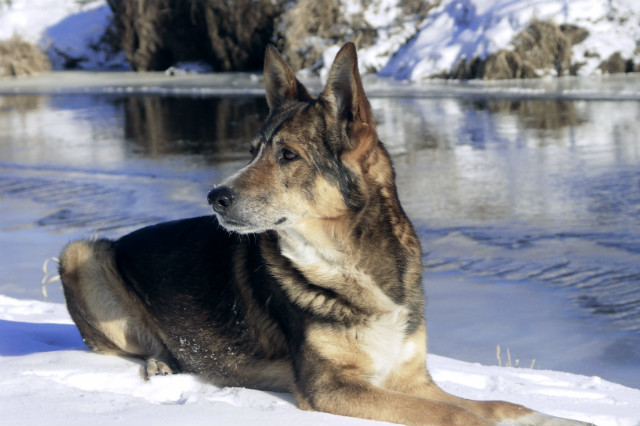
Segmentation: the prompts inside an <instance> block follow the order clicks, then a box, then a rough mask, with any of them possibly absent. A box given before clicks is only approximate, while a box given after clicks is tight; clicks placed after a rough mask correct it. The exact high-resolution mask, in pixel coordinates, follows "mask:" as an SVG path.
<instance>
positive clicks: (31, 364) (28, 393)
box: [0, 296, 640, 426]
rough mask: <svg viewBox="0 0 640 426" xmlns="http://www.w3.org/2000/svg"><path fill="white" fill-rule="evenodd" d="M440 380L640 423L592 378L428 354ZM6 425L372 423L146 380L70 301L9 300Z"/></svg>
mask: <svg viewBox="0 0 640 426" xmlns="http://www.w3.org/2000/svg"><path fill="white" fill-rule="evenodd" d="M428 363H429V368H430V369H431V372H432V374H433V377H434V379H435V380H436V381H437V382H438V383H439V384H440V385H441V386H442V387H444V388H445V389H446V390H448V391H449V392H452V393H454V394H457V395H461V396H465V397H468V398H474V399H504V400H509V401H513V402H517V403H521V404H525V405H528V406H529V407H531V408H534V409H537V410H540V411H543V412H546V413H549V414H553V415H557V416H562V417H570V418H575V419H579V420H585V421H590V422H593V423H595V424H597V425H599V426H614V425H619V426H637V425H640V390H637V389H631V388H627V387H624V386H621V385H617V384H613V383H610V382H607V381H604V380H602V379H600V378H598V377H586V376H578V375H572V374H568V373H560V372H553V371H543V370H535V369H533V370H531V369H526V368H506V367H497V366H495V367H487V366H481V365H479V364H469V363H465V362H461V361H456V360H453V359H449V358H443V357H440V356H436V355H430V356H429V360H428ZM0 365H1V366H2V369H1V370H0V412H1V413H2V415H1V416H0V425H67V426H72V425H83V426H84V425H87V424H91V425H94V426H101V425H117V424H127V425H135V424H154V425H158V426H160V425H175V424H180V425H199V424H203V425H205V424H206V425H246V424H262V425H271V424H273V425H300V426H303V425H317V424H331V425H360V424H362V425H364V424H375V422H370V421H366V420H361V419H353V418H346V417H339V416H333V415H329V414H324V413H312V412H306V411H302V410H299V409H298V408H296V405H295V402H294V400H293V398H292V396H291V395H290V394H279V393H273V392H263V391H258V390H253V389H244V388H218V387H216V386H213V385H211V384H208V383H206V382H203V381H202V380H200V379H199V378H198V377H196V376H192V375H183V374H180V375H174V376H165V377H154V378H152V379H151V380H150V381H149V382H145V381H143V380H142V379H141V378H140V376H139V369H140V363H139V362H137V361H135V360H132V359H127V358H121V357H115V356H108V355H100V354H96V353H93V352H90V351H89V350H88V349H87V348H86V346H84V344H83V343H82V340H81V338H80V335H79V333H78V331H77V329H76V327H75V326H74V325H73V322H72V321H71V319H70V317H69V315H68V313H67V311H66V308H65V306H64V305H63V304H58V303H45V302H38V301H33V300H18V299H13V298H9V297H6V296H0Z"/></svg>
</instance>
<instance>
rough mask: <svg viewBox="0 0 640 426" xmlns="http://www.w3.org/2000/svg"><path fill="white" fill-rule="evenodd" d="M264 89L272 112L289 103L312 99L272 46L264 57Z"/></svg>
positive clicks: (269, 46) (268, 47) (268, 46)
mask: <svg viewBox="0 0 640 426" xmlns="http://www.w3.org/2000/svg"><path fill="white" fill-rule="evenodd" d="M264 87H265V90H266V92H267V104H269V110H271V111H273V110H274V109H276V108H278V107H279V106H281V105H282V104H284V103H285V102H287V101H304V100H309V99H312V98H311V95H309V92H308V91H307V89H306V88H305V87H304V86H303V85H302V83H300V82H299V81H298V79H297V78H296V75H295V74H294V72H293V70H292V69H291V67H290V66H289V64H287V63H286V62H285V60H284V59H283V58H282V56H281V55H280V53H278V50H277V49H276V48H275V47H273V45H271V44H269V45H267V51H266V53H265V57H264Z"/></svg>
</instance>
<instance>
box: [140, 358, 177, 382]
mask: <svg viewBox="0 0 640 426" xmlns="http://www.w3.org/2000/svg"><path fill="white" fill-rule="evenodd" d="M140 373H141V375H142V378H143V379H145V380H149V378H150V377H152V376H168V375H169V374H173V370H172V369H171V367H169V365H167V363H165V362H163V361H158V360H157V359H154V358H149V359H148V360H147V363H146V365H143V366H142V368H141V371H140Z"/></svg>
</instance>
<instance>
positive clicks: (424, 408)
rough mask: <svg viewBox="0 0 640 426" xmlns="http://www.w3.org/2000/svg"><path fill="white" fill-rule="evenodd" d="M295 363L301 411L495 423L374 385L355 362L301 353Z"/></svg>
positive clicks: (449, 425)
mask: <svg viewBox="0 0 640 426" xmlns="http://www.w3.org/2000/svg"><path fill="white" fill-rule="evenodd" d="M303 358H304V359H303V360H301V362H298V363H297V364H298V365H297V366H298V368H299V369H298V374H297V375H296V376H297V377H296V386H295V388H294V394H295V396H296V400H297V402H298V406H299V407H300V408H301V409H304V410H313V411H322V412H326V413H331V414H338V415H342V416H349V417H359V418H364V419H371V420H379V421H386V422H391V423H400V424H405V425H430V426H438V425H441V426H456V425H460V426H463V425H464V426H489V425H495V424H496V423H495V422H493V421H490V420H487V419H484V418H482V417H480V416H478V415H476V414H474V413H472V412H471V411H468V410H465V409H464V408H461V407H459V406H456V405H454V404H450V403H447V402H441V401H430V400H427V399H425V398H421V397H418V396H415V395H408V394H403V393H400V392H395V391H390V390H386V389H382V388H380V387H378V386H374V385H373V384H371V383H370V382H369V381H367V380H366V378H364V377H363V376H362V374H361V370H360V369H359V368H358V366H356V365H348V364H345V363H344V362H343V361H344V360H327V359H322V358H320V357H318V356H317V355H315V354H312V353H305V354H304V355H303Z"/></svg>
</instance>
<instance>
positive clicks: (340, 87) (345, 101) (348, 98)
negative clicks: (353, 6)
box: [320, 43, 372, 124]
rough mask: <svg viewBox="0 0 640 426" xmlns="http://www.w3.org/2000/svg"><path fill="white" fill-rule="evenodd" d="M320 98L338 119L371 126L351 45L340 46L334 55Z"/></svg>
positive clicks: (355, 57) (354, 53)
mask: <svg viewBox="0 0 640 426" xmlns="http://www.w3.org/2000/svg"><path fill="white" fill-rule="evenodd" d="M320 98H321V99H322V100H323V101H324V102H325V103H326V104H327V105H328V106H329V107H330V108H331V109H332V111H333V113H334V114H335V116H336V117H337V118H338V119H346V120H348V121H359V122H363V123H370V124H371V122H372V117H371V107H370V106H369V101H368V100H367V97H366V95H365V94H364V89H363V87H362V81H361V79H360V71H359V70H358V56H357V54H356V46H355V45H354V44H353V43H347V44H345V45H344V46H342V48H341V49H340V51H339V52H338V54H337V55H336V58H335V60H334V61H333V65H332V66H331V71H329V78H328V79H327V85H326V87H325V88H324V90H323V92H322V94H321V95H320Z"/></svg>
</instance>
